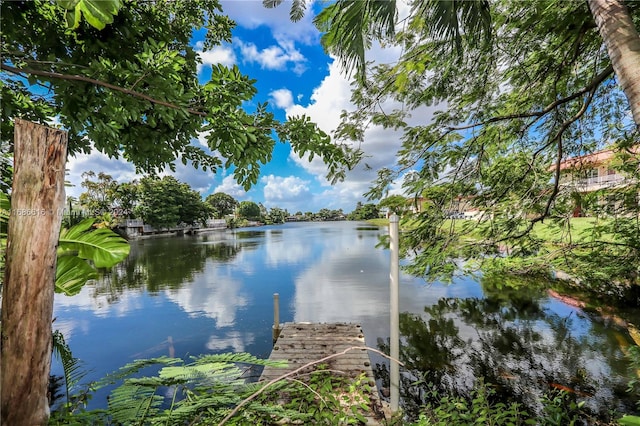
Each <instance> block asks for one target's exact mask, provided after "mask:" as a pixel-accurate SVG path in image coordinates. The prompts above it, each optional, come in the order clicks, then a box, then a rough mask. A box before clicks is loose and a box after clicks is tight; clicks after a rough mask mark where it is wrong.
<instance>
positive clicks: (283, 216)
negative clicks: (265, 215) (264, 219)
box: [269, 207, 289, 223]
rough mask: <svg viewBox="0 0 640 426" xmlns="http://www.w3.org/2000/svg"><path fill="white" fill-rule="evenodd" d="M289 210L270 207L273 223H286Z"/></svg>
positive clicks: (270, 217) (270, 216)
mask: <svg viewBox="0 0 640 426" xmlns="http://www.w3.org/2000/svg"><path fill="white" fill-rule="evenodd" d="M288 216H289V212H288V211H286V210H283V209H281V208H279V207H272V208H270V209H269V219H270V220H271V222H272V223H285V222H286V220H287V217H288Z"/></svg>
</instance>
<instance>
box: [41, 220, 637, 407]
mask: <svg viewBox="0 0 640 426" xmlns="http://www.w3.org/2000/svg"><path fill="white" fill-rule="evenodd" d="M386 232H387V231H386V229H384V228H376V227H371V226H368V225H366V224H362V223H360V224H358V223H354V222H328V223H291V224H286V225H279V226H267V227H261V228H248V229H238V230H233V231H230V230H229V231H218V232H215V233H210V234H207V235H199V236H196V237H193V236H185V237H167V238H155V239H146V240H139V241H134V242H132V244H131V255H130V256H129V258H128V259H127V260H126V261H125V262H124V263H122V264H121V265H119V266H118V267H116V268H114V269H113V271H111V272H109V273H107V274H105V276H104V277H103V278H102V279H101V280H99V281H98V282H96V283H94V284H91V285H87V286H86V287H85V288H84V289H83V291H82V292H81V293H80V294H79V295H77V296H74V297H65V296H61V295H56V301H55V314H54V315H55V317H56V320H55V322H54V328H57V329H59V330H60V331H62V332H63V333H64V335H65V337H66V340H67V343H68V344H69V345H70V347H71V349H72V351H73V353H74V356H76V357H78V358H80V359H81V360H83V362H84V366H85V367H86V369H87V370H89V374H88V375H87V376H86V380H93V379H98V378H101V377H103V376H104V375H105V374H106V373H109V372H112V371H114V370H116V369H117V368H118V367H120V366H122V365H124V364H126V363H127V362H130V361H132V360H134V359H139V358H148V357H154V356H160V355H170V356H177V357H183V358H186V357H188V356H190V355H197V354H203V353H218V352H228V351H234V352H250V353H252V354H254V355H256V356H259V357H268V355H269V353H270V350H271V325H272V322H273V293H279V294H280V306H281V308H280V320H281V322H288V321H310V322H336V321H348V322H356V323H359V324H361V325H362V326H363V329H364V331H365V335H366V336H365V339H366V343H367V345H369V346H371V347H375V348H383V347H384V346H385V344H386V342H387V339H388V336H389V313H388V312H389V253H388V252H387V251H386V250H382V249H378V248H375V246H376V244H377V243H378V239H379V237H380V236H381V235H384V234H386ZM400 310H401V311H402V312H404V313H403V315H402V317H401V332H402V335H403V340H404V346H403V349H402V356H403V358H404V361H406V362H407V366H408V368H409V369H410V370H411V371H412V374H413V375H414V376H420V377H425V378H428V379H431V380H437V381H439V382H440V383H442V386H444V387H446V386H451V387H456V388H465V387H468V386H470V385H471V384H472V382H473V377H478V376H483V377H485V378H486V380H487V381H491V382H492V383H499V384H501V388H500V389H501V390H502V391H503V392H505V393H516V394H521V395H522V399H523V401H524V402H527V401H528V400H529V402H531V401H533V400H535V397H536V396H539V395H540V394H541V393H542V392H544V391H545V390H548V389H550V388H553V387H558V386H566V387H568V388H570V389H573V390H575V391H576V392H578V393H579V394H580V395H581V396H582V397H584V398H585V399H586V400H587V404H588V405H589V406H590V407H592V408H594V409H596V410H599V409H601V408H602V407H608V408H611V407H619V408H620V409H621V410H623V411H627V412H629V410H630V408H629V401H625V400H624V398H625V393H624V389H625V388H626V382H627V380H628V379H629V377H630V376H629V372H628V371H627V365H626V361H625V358H624V353H625V351H626V350H627V347H628V345H630V344H631V343H632V341H631V339H630V338H629V335H628V333H627V332H626V330H625V329H624V328H622V327H619V326H616V325H615V324H614V321H612V320H611V319H610V318H608V319H607V318H603V317H602V315H599V314H597V313H595V312H584V311H583V310H581V309H579V308H576V307H573V306H570V305H568V304H565V303H563V302H561V301H560V300H558V299H556V298H552V297H550V296H549V295H548V293H547V292H546V291H545V290H536V289H535V288H533V287H532V286H518V285H515V286H514V284H513V283H512V282H511V283H503V282H496V281H495V280H494V281H493V282H489V281H488V280H485V281H483V282H478V281H475V280H473V279H471V278H467V279H459V280H457V281H456V282H455V283H454V284H452V285H443V284H439V283H436V284H431V285H427V284H425V283H424V282H423V281H422V280H420V279H417V278H414V277H410V276H406V275H403V276H401V286H400ZM376 361H378V362H379V361H380V359H374V362H376ZM52 369H53V371H52V373H53V374H61V367H60V366H59V364H58V363H57V362H54V364H53V366H52ZM377 371H378V373H379V374H380V375H381V377H382V378H381V379H380V380H379V382H380V383H383V382H384V381H385V379H386V377H385V375H386V368H385V366H384V365H379V366H378V368H377ZM105 396H106V394H105V393H104V392H103V393H99V394H97V395H96V396H95V397H94V399H93V401H92V402H91V406H93V407H99V406H102V405H104V404H105V399H104V398H105ZM410 399H411V397H410V396H409V394H407V396H406V400H407V402H408V403H410Z"/></svg>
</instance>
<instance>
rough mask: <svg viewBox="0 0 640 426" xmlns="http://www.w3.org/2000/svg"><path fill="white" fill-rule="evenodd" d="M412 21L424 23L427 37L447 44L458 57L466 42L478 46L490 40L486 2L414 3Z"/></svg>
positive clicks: (427, 0) (447, 0)
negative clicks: (417, 20) (416, 20)
mask: <svg viewBox="0 0 640 426" xmlns="http://www.w3.org/2000/svg"><path fill="white" fill-rule="evenodd" d="M412 15H413V19H414V20H415V19H419V20H421V21H422V22H424V24H425V25H424V28H425V30H426V31H425V33H424V34H423V35H424V36H425V37H427V38H430V39H436V40H443V41H445V48H448V49H450V50H451V51H452V52H455V53H456V54H457V55H458V56H461V55H462V54H463V53H464V49H463V40H464V41H465V43H468V44H470V45H473V46H476V45H477V44H478V43H479V42H488V41H490V40H491V14H490V7H489V2H488V1H487V0H465V1H460V0H425V1H420V2H415V3H414V5H413V10H412Z"/></svg>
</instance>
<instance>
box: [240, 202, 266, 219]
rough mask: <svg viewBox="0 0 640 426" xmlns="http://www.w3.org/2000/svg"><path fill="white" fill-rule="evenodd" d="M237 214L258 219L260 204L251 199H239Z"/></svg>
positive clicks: (245, 217)
mask: <svg viewBox="0 0 640 426" xmlns="http://www.w3.org/2000/svg"><path fill="white" fill-rule="evenodd" d="M238 215H239V216H240V217H242V218H244V219H249V220H260V217H261V214H260V206H259V205H257V204H256V203H254V202H253V201H240V204H239V205H238Z"/></svg>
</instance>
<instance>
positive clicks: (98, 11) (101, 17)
mask: <svg viewBox="0 0 640 426" xmlns="http://www.w3.org/2000/svg"><path fill="white" fill-rule="evenodd" d="M57 3H58V4H59V5H61V6H62V7H64V8H65V9H66V10H67V15H66V18H67V25H69V27H70V28H72V29H76V28H78V26H79V25H80V16H81V15H83V16H84V19H86V20H87V22H88V23H89V24H91V26H93V27H95V28H97V29H99V30H101V29H103V28H104V27H105V25H106V24H110V23H112V22H113V15H117V14H118V10H120V8H121V7H122V0H57Z"/></svg>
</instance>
